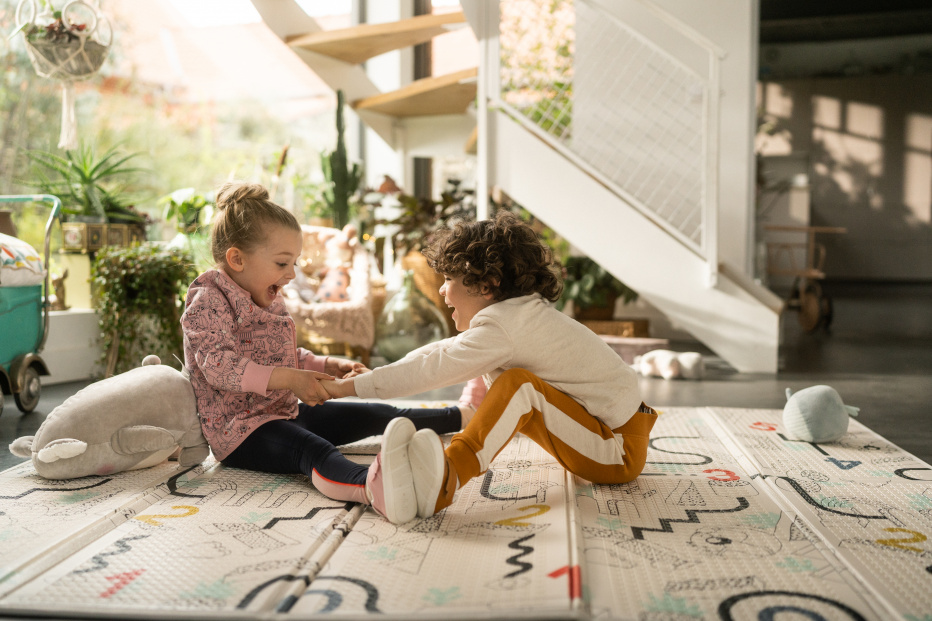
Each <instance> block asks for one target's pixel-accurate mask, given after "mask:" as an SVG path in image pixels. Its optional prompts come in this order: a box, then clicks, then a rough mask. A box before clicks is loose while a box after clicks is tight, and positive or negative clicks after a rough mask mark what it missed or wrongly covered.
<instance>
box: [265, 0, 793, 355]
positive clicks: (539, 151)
mask: <svg viewBox="0 0 932 621" xmlns="http://www.w3.org/2000/svg"><path fill="white" fill-rule="evenodd" d="M717 3H718V4H722V3H727V0H695V2H694V3H692V4H690V5H689V6H688V7H687V8H685V9H684V8H683V6H684V5H682V4H681V3H680V4H676V3H675V2H674V1H673V0H643V1H641V2H627V3H618V2H608V1H607V0H605V1H603V0H575V2H574V3H571V2H569V0H566V1H562V2H561V1H560V0H557V1H553V2H550V1H548V2H545V3H542V4H541V3H537V4H540V6H537V5H536V4H535V3H534V2H531V1H529V0H523V1H522V2H510V3H501V4H499V3H496V2H488V1H487V0H461V4H462V7H463V17H462V18H460V17H456V18H451V19H452V20H457V21H449V22H446V23H441V24H438V23H436V20H433V21H430V20H426V19H423V18H413V20H404V21H402V22H398V23H396V24H389V25H384V24H382V25H367V26H360V27H357V28H355V29H348V30H347V31H344V32H340V33H321V32H319V30H320V29H319V28H318V27H316V23H314V20H313V19H311V18H309V17H307V16H306V15H305V14H304V13H303V11H301V9H300V8H299V7H297V5H294V3H293V2H292V1H291V0H253V4H254V5H255V6H256V8H257V9H258V10H259V12H260V14H261V15H262V16H263V19H265V21H266V23H267V24H268V25H269V26H270V28H272V30H273V31H274V32H275V33H276V34H278V36H279V37H281V38H282V40H283V41H284V42H286V43H288V44H289V45H291V46H292V49H294V51H295V53H296V54H298V55H299V56H300V57H302V58H303V59H304V60H305V62H307V63H308V64H309V65H310V66H311V67H312V68H313V69H314V71H315V72H316V73H317V74H318V75H320V76H321V77H322V78H323V79H324V80H325V81H327V82H328V83H329V84H330V85H331V86H332V87H333V88H334V89H337V88H339V89H342V90H344V92H345V93H346V94H347V100H348V101H351V102H353V106H354V108H355V109H356V111H357V113H358V114H359V116H360V118H361V119H362V120H363V122H365V123H366V124H367V125H368V126H369V127H371V128H372V129H373V130H375V131H376V132H377V133H379V135H380V136H382V138H383V139H384V140H385V141H386V142H388V143H389V144H391V145H394V147H395V148H396V149H398V150H403V151H404V152H405V153H407V154H412V153H419V154H423V155H425V156H437V155H441V154H443V152H444V151H449V152H457V153H460V154H461V153H462V152H463V149H464V148H475V145H476V140H477V139H478V155H479V185H480V187H479V188H477V195H478V196H480V197H481V196H484V195H487V190H488V189H489V188H491V187H493V186H498V187H500V188H502V189H503V190H504V191H505V192H507V193H508V195H510V196H511V197H513V198H514V199H515V200H516V201H517V202H518V203H520V204H521V205H523V206H525V207H526V208H527V209H529V210H530V211H532V212H533V213H534V214H535V215H537V216H538V217H539V218H541V219H542V220H543V221H545V222H547V224H548V225H549V226H551V227H552V228H554V229H555V230H556V231H558V232H559V233H560V234H561V235H563V236H564V237H566V238H567V239H568V240H569V241H570V242H571V243H572V244H573V245H574V246H576V247H577V248H579V249H580V250H581V251H583V252H585V253H586V254H588V255H589V256H591V257H592V258H593V259H595V260H596V261H597V262H599V263H600V264H602V265H603V266H604V267H605V268H606V269H608V270H609V271H610V272H612V273H613V274H614V275H615V276H616V277H618V278H619V279H620V280H622V281H624V282H625V283H626V284H627V285H628V286H630V287H631V288H633V289H634V290H636V291H637V292H638V293H639V295H640V297H641V298H643V299H644V300H645V301H647V302H648V303H650V304H651V305H652V306H654V307H655V308H657V309H658V310H659V311H661V312H662V313H664V315H666V316H667V317H668V318H669V319H670V321H671V322H672V323H673V324H674V325H675V326H677V327H678V328H682V329H683V330H686V331H688V332H689V333H691V334H692V335H693V336H694V337H695V338H697V339H698V340H699V341H701V342H702V343H704V344H705V345H706V346H708V347H709V348H710V349H712V350H713V351H714V352H716V353H717V354H718V355H720V356H721V357H722V358H723V359H724V360H725V361H727V362H728V363H729V364H731V365H732V366H733V367H734V368H736V369H737V370H738V371H742V372H760V373H775V372H776V371H777V360H778V345H779V343H778V341H779V324H780V313H781V310H782V300H780V299H779V298H777V297H776V296H775V295H774V294H773V293H771V292H770V291H769V290H767V289H766V288H764V287H761V286H759V285H757V284H756V283H755V282H754V281H753V280H752V279H751V278H749V277H748V276H747V271H748V267H747V266H748V265H750V261H749V260H748V253H749V248H750V247H751V244H750V240H749V237H750V232H749V231H750V230H751V227H752V226H753V222H751V223H750V224H749V218H750V219H753V214H752V213H751V214H750V215H749V212H750V211H751V210H750V209H749V208H748V204H749V201H751V200H753V198H752V192H751V185H752V184H751V183H750V179H751V177H752V175H753V163H752V150H751V148H752V147H751V139H750V136H751V131H752V126H753V114H754V110H753V105H754V104H753V79H754V78H753V74H752V73H751V72H750V71H749V70H748V65H749V63H750V61H749V60H748V59H747V54H746V53H744V54H742V53H741V50H740V49H737V50H736V46H737V47H740V46H741V45H743V43H741V42H740V41H738V42H737V43H736V42H735V41H734V40H732V39H729V38H728V37H729V36H731V35H730V34H729V33H733V32H741V31H742V29H743V30H745V31H747V30H748V29H749V28H750V27H751V25H752V24H751V23H749V22H753V20H755V19H756V15H755V14H753V12H751V11H746V12H743V10H735V8H736V7H735V5H734V3H731V4H728V12H727V18H725V17H722V11H721V10H720V9H721V7H719V6H714V5H716V4H717ZM668 4H672V5H674V6H675V7H676V10H677V11H680V10H685V11H693V12H694V15H692V16H691V17H690V19H689V20H688V23H689V24H693V23H696V24H700V27H699V28H698V29H694V28H692V27H691V26H686V25H685V23H684V22H683V21H682V20H678V19H677V18H676V16H674V15H673V14H672V13H671V12H668V11H666V10H665V5H668ZM622 5H623V6H622ZM709 5H713V6H711V8H710V6H709ZM543 6H547V7H549V8H550V9H551V10H552V11H553V13H551V14H547V12H546V11H544V10H542V8H541V7H543ZM741 6H744V5H741ZM522 7H524V8H523V9H522ZM528 7H529V8H528ZM622 9H624V12H623V13H622ZM295 10H296V11H297V12H298V13H300V15H298V14H297V13H295V12H294V11H295ZM521 10H526V13H525V14H523V15H515V14H514V11H521ZM671 10H672V9H671ZM567 11H572V15H569V17H568V13H567ZM705 14H708V15H710V16H714V17H715V20H711V21H714V22H715V25H713V26H709V25H707V24H705V25H704V19H705V18H706V15H705ZM428 17H434V16H428ZM462 19H466V20H468V23H469V26H470V27H472V28H473V30H474V31H475V32H476V35H477V38H478V39H479V41H480V46H481V49H482V52H481V54H480V56H481V58H480V59H479V68H478V72H475V71H466V72H461V73H460V74H455V75H450V76H439V77H436V78H429V79H427V80H426V81H418V82H414V83H412V84H409V85H407V86H405V87H403V88H401V89H399V90H398V91H396V92H393V93H381V92H379V91H378V89H377V88H376V87H375V86H374V85H373V84H372V82H371V81H370V80H369V79H368V77H367V76H366V75H365V72H364V71H363V70H362V68H361V67H360V66H359V65H358V63H359V62H360V60H365V58H366V57H369V56H367V55H368V54H378V53H382V51H384V50H386V49H395V48H394V47H393V46H402V45H411V41H415V40H417V41H418V42H419V41H420V40H423V39H422V37H429V36H434V35H435V34H436V32H437V30H436V29H437V28H444V27H448V26H449V25H451V24H455V23H459V22H460V21H461V20H462ZM509 19H511V20H512V21H511V22H509V23H508V24H506V25H505V26H500V22H501V21H503V20H509ZM535 24H537V25H535ZM541 24H542V25H541ZM566 24H569V25H570V26H569V27H566ZM521 28H525V29H529V30H525V31H521ZM541 28H543V29H544V30H541ZM716 28H718V30H716ZM535 29H536V30H535ZM500 32H501V33H503V34H502V36H499V33H500ZM401 33H403V35H402V34H401ZM414 33H417V35H415V34H414ZM429 33H434V34H429ZM541 33H543V34H541ZM710 33H711V34H710ZM721 33H724V34H721ZM534 36H538V37H539V38H540V41H539V43H540V46H539V47H535V46H534V45H529V44H528V42H529V39H528V37H531V38H533V37H534ZM363 39H365V40H366V42H367V43H366V45H362V44H359V45H357V44H356V43H352V41H354V40H356V41H357V42H358V41H361V40H363ZM658 41H659V43H658ZM348 42H349V43H348ZM376 42H377V44H376ZM532 43H533V42H532ZM546 46H550V47H551V48H552V49H553V50H555V52H554V53H552V54H541V52H540V50H541V49H542V47H546ZM341 50H343V51H341ZM346 50H349V52H347V51H346ZM380 50H381V51H380ZM528 50H531V51H530V52H529V51H528ZM533 50H536V51H533ZM752 56H753V55H752ZM541 58H544V59H545V61H541ZM501 59H505V60H504V61H501ZM528 59H529V60H528ZM751 60H753V61H756V57H754V58H752V59H751ZM500 62H505V63H506V64H507V63H509V62H511V63H512V64H511V65H508V66H506V67H505V68H504V70H503V67H502V66H501V65H500ZM522 63H525V65H526V66H525V65H522ZM547 63H550V64H549V66H544V65H547ZM542 66H544V68H543V69H541V67H542ZM522 72H523V73H522ZM477 77H478V80H481V81H482V84H483V85H484V88H478V83H477ZM477 92H478V93H479V100H478V103H479V106H478V110H473V109H472V107H471V106H470V103H471V102H472V101H473V100H474V98H475V96H476V93H477ZM743 120H746V121H747V122H746V125H747V127H744V125H745V123H744V121H743ZM477 121H478V130H477ZM399 130H401V131H399ZM451 145H452V146H451ZM480 208H481V205H480Z"/></svg>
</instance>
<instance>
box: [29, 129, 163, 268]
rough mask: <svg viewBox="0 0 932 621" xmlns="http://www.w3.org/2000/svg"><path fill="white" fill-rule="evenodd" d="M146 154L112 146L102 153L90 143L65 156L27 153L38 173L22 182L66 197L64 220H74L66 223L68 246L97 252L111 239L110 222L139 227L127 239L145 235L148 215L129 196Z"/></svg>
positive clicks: (63, 231)
mask: <svg viewBox="0 0 932 621" xmlns="http://www.w3.org/2000/svg"><path fill="white" fill-rule="evenodd" d="M140 155H141V153H131V154H128V155H125V154H122V153H121V152H120V151H119V150H118V148H117V147H112V148H110V149H108V150H107V151H106V152H105V153H104V154H103V155H102V156H99V157H98V156H97V154H96V153H95V151H94V149H93V148H91V147H89V146H86V145H82V146H79V147H78V148H77V149H75V150H73V151H71V150H69V151H65V155H64V157H62V156H60V155H57V154H55V153H49V152H47V151H41V150H33V151H28V152H26V157H28V158H29V160H30V161H31V162H32V166H31V173H32V175H33V178H32V179H29V180H24V181H23V182H22V183H23V184H25V185H29V186H32V187H35V188H37V189H38V191H39V192H41V193H44V194H52V195H54V196H57V197H58V198H59V199H61V202H62V212H63V214H64V217H63V220H64V221H65V222H66V223H70V224H63V225H62V234H63V235H64V237H65V244H64V245H65V249H70V250H81V251H92V250H96V249H97V248H99V247H100V246H103V245H105V244H107V243H108V241H109V239H108V230H107V227H106V226H105V225H106V224H107V223H108V222H109V223H113V224H128V225H131V226H132V227H134V232H133V233H132V234H128V235H126V236H122V235H121V236H120V240H122V243H125V242H127V241H130V240H137V239H144V238H145V225H146V223H147V218H146V216H145V215H143V214H140V213H138V212H137V211H136V210H135V209H134V207H133V204H132V201H129V200H126V198H125V197H126V196H127V192H126V186H125V183H127V182H128V181H130V180H132V179H133V177H134V176H135V175H138V174H140V173H143V172H146V169H144V168H139V167H136V166H134V165H132V161H133V160H134V159H135V158H137V157H139V156H140ZM115 230H118V229H115ZM127 237H129V238H130V239H126V238H127ZM117 245H119V244H117Z"/></svg>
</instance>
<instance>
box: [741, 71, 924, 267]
mask: <svg viewBox="0 0 932 621" xmlns="http://www.w3.org/2000/svg"><path fill="white" fill-rule="evenodd" d="M759 96H760V100H761V101H760V104H761V110H762V111H763V112H764V113H765V114H766V116H767V118H769V119H770V120H773V121H775V122H776V133H775V135H773V136H772V137H770V138H768V139H767V140H766V141H765V143H766V144H765V146H764V148H763V150H762V152H763V153H764V154H766V155H776V156H781V155H784V156H787V155H792V156H796V157H803V158H805V159H806V160H808V170H809V185H810V188H811V197H810V198H811V200H810V204H811V213H810V222H811V224H813V225H829V226H843V227H847V229H848V234H847V235H844V236H825V237H824V238H823V240H822V241H823V242H824V243H825V246H826V248H827V257H828V258H827V263H826V273H827V276H828V278H837V279H849V280H879V281H932V74H917V75H912V76H904V75H884V76H863V77H851V78H806V79H786V80H779V81H773V82H762V83H761V84H760V89H759Z"/></svg>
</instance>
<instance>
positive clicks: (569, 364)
mask: <svg viewBox="0 0 932 621" xmlns="http://www.w3.org/2000/svg"><path fill="white" fill-rule="evenodd" d="M513 368H520V369H526V370H528V371H530V372H531V373H533V374H534V375H536V376H538V377H539V378H541V379H542V380H544V381H545V382H547V383H548V384H550V385H551V386H553V387H554V388H556V389H558V390H560V391H562V392H564V393H566V394H568V395H569V396H571V397H573V399H575V400H576V401H577V402H578V403H579V404H580V405H582V406H583V407H584V408H586V410H587V411H588V412H589V413H590V414H592V415H593V416H595V417H597V418H599V419H601V420H602V422H604V423H605V424H606V425H608V427H609V428H610V429H616V428H617V427H620V426H621V425H623V424H625V423H626V422H628V419H630V418H631V417H632V416H633V415H634V413H635V412H636V411H637V409H638V406H640V404H641V393H640V390H639V389H638V379H637V374H636V373H635V371H634V369H632V368H631V367H630V366H628V365H627V364H626V363H625V362H624V360H622V359H621V356H619V355H618V354H617V353H615V352H614V351H613V350H612V349H611V348H610V347H609V346H608V345H607V344H606V343H605V342H604V341H603V340H602V339H601V338H599V336H598V335H596V334H595V333H594V332H593V331H592V330H590V329H589V328H587V327H586V326H584V325H582V324H581V323H579V322H578V321H576V320H575V319H573V318H571V317H568V316H566V315H564V314H563V313H561V312H560V311H558V310H556V309H555V308H553V306H551V305H550V304H549V303H548V302H546V301H545V300H544V299H543V298H542V297H541V296H540V294H537V293H535V294H533V295H526V296H522V297H519V298H511V299H508V300H502V301H501V302H496V303H495V304H492V305H491V306H488V307H486V308H484V309H482V310H481V311H479V312H478V313H476V315H475V317H473V319H472V321H470V322H469V329H468V330H465V331H464V332H462V333H460V334H458V335H456V336H454V337H451V338H448V339H444V340H442V341H437V342H436V343H430V344H429V345H425V346H424V347H421V348H419V349H416V350H414V351H413V352H411V353H409V354H408V355H407V356H405V357H404V358H402V359H401V360H399V361H397V362H394V363H392V364H389V365H386V366H383V367H378V368H376V369H373V370H372V371H371V372H370V373H364V374H363V375H360V376H357V377H356V378H355V380H354V382H355V388H356V394H357V395H358V396H359V397H361V398H364V399H369V398H373V397H377V398H379V399H392V398H397V397H405V396H410V395H413V394H417V393H420V392H424V391H427V390H433V389H436V388H442V387H444V386H449V385H451V384H458V383H461V382H465V381H468V380H470V379H472V378H474V377H477V376H479V375H482V376H484V378H485V382H486V384H487V385H489V386H491V384H492V382H494V381H495V379H496V378H497V377H498V376H499V375H501V374H502V372H503V371H505V370H507V369H513Z"/></svg>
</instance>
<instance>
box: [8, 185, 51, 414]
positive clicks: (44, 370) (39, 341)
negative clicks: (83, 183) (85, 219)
mask: <svg viewBox="0 0 932 621" xmlns="http://www.w3.org/2000/svg"><path fill="white" fill-rule="evenodd" d="M28 202H43V203H51V205H52V213H51V215H50V216H49V219H48V222H47V223H46V225H45V254H44V258H43V261H44V264H43V267H44V268H45V287H44V293H43V286H42V285H26V286H13V287H10V286H4V284H3V281H2V276H0V385H2V388H3V394H5V395H8V394H12V395H13V397H14V399H15V400H16V405H17V407H19V409H20V410H22V411H23V412H31V411H33V410H34V409H35V408H36V406H37V405H38V404H39V396H40V394H41V392H42V384H41V383H40V381H39V377H40V376H42V375H48V374H49V370H48V367H47V366H46V364H45V361H44V360H43V359H42V357H41V356H40V355H39V354H40V353H41V352H42V348H43V347H44V346H45V339H46V338H47V337H48V334H49V241H50V238H51V234H52V224H54V222H55V220H56V219H58V218H59V217H61V201H60V200H59V199H58V197H56V196H51V195H49V194H33V195H16V196H0V203H28ZM2 412H3V401H2V400H0V413H2Z"/></svg>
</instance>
